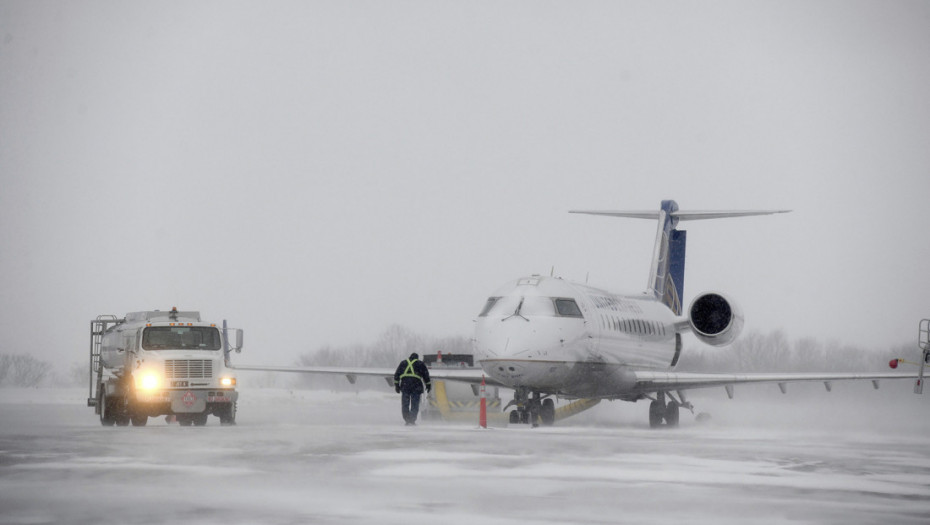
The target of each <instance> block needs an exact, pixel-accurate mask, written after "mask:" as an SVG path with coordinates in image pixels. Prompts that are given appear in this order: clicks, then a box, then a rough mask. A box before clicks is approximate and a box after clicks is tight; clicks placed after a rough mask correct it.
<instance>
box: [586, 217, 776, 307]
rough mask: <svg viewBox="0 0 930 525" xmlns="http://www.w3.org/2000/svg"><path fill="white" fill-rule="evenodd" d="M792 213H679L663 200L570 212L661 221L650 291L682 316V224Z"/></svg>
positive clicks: (683, 250)
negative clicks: (651, 206)
mask: <svg viewBox="0 0 930 525" xmlns="http://www.w3.org/2000/svg"><path fill="white" fill-rule="evenodd" d="M788 211H789V210H760V211H751V210H734V211H679V210H678V203H676V202H675V201H673V200H667V201H662V205H661V207H660V208H659V210H658V211H574V210H573V211H570V212H569V213H587V214H590V215H607V216H611V217H632V218H634V219H654V220H658V221H659V227H658V230H657V231H656V241H655V245H654V247H653V251H652V267H651V268H650V269H649V284H648V289H649V291H651V292H652V294H653V295H654V296H655V297H656V298H657V299H659V300H660V301H661V302H662V304H664V305H666V306H668V307H669V309H670V310H671V311H672V312H674V313H675V315H681V311H682V308H681V298H682V296H683V295H684V289H685V247H686V245H687V238H688V235H687V232H686V231H684V230H679V229H677V228H678V221H688V220H699V219H722V218H727V217H748V216H752V215H770V214H773V213H786V212H788Z"/></svg>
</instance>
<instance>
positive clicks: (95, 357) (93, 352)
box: [87, 315, 126, 407]
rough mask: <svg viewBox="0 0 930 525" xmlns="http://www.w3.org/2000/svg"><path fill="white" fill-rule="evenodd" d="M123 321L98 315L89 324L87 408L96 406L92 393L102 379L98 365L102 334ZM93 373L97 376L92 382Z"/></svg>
mask: <svg viewBox="0 0 930 525" xmlns="http://www.w3.org/2000/svg"><path fill="white" fill-rule="evenodd" d="M125 321H126V320H125V319H118V318H117V317H116V316H115V315H98V316H97V318H96V319H94V320H93V321H91V322H90V366H89V370H90V373H89V374H88V375H89V376H90V377H89V378H88V380H89V384H88V392H87V406H89V407H93V406H97V396H96V394H95V393H94V385H95V384H100V380H101V378H102V377H103V367H102V366H101V365H100V343H101V342H102V341H103V334H105V333H106V332H107V330H109V329H110V328H112V327H113V326H116V325H117V324H119V323H122V322H125ZM94 373H96V374H97V377H96V381H94V379H95V378H94Z"/></svg>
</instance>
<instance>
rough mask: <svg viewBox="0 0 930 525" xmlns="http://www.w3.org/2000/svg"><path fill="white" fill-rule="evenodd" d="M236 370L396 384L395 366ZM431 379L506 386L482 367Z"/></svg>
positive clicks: (437, 372) (435, 373) (442, 372)
mask: <svg viewBox="0 0 930 525" xmlns="http://www.w3.org/2000/svg"><path fill="white" fill-rule="evenodd" d="M230 368H233V369H235V370H252V371H258V372H298V373H303V374H330V375H342V376H346V379H348V380H349V382H350V383H355V380H356V379H357V378H358V376H369V377H382V378H384V379H385V380H387V382H388V384H389V385H393V384H394V371H395V369H394V368H368V367H346V366H265V365H235V366H231V367H230ZM429 377H430V379H431V380H435V379H444V380H447V381H459V382H463V383H471V384H475V385H480V384H481V381H482V380H484V381H485V384H486V385H488V386H504V385H503V384H501V383H498V382H497V381H495V380H493V379H491V378H490V377H489V378H485V376H484V371H483V370H481V369H480V368H430V370H429Z"/></svg>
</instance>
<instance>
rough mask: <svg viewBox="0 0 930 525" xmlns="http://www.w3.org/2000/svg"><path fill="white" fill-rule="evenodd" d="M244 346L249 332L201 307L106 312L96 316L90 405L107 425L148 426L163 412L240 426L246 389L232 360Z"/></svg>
mask: <svg viewBox="0 0 930 525" xmlns="http://www.w3.org/2000/svg"><path fill="white" fill-rule="evenodd" d="M233 334H234V335H233ZM230 336H233V337H235V344H231V343H230V340H229V339H230ZM241 349H242V330H231V329H228V328H226V323H225V321H224V322H223V323H222V325H221V326H217V324H216V323H209V322H203V321H202V320H201V318H200V312H196V311H178V310H177V308H173V309H172V310H171V311H168V312H162V311H159V310H153V311H146V312H130V313H128V314H126V316H125V317H124V318H122V319H116V317H115V316H99V317H98V318H97V319H96V320H94V321H91V366H90V377H91V379H90V395H89V397H88V400H87V403H88V405H89V406H93V407H94V408H95V413H96V414H98V415H99V416H100V422H101V424H103V425H105V426H111V425H114V424H115V425H120V426H125V425H128V424H129V423H130V422H131V423H132V424H133V425H134V426H142V425H145V424H146V422H147V421H148V418H149V417H157V416H162V415H166V416H173V417H174V418H176V419H177V422H178V423H180V424H181V425H184V426H187V425H198V426H200V425H205V424H206V422H207V418H208V416H210V415H211V414H212V415H214V416H217V417H218V418H219V419H220V423H221V424H224V425H231V424H234V423H235V420H236V402H237V400H238V392H237V391H236V376H235V375H234V374H233V371H232V370H231V369H230V368H229V367H228V366H227V365H228V363H229V353H230V352H231V351H232V350H235V351H236V352H238V351H240V350H241ZM95 390H96V391H95Z"/></svg>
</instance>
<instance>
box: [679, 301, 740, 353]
mask: <svg viewBox="0 0 930 525" xmlns="http://www.w3.org/2000/svg"><path fill="white" fill-rule="evenodd" d="M688 322H689V323H690V324H691V331H692V332H694V335H695V336H696V337H697V338H698V339H699V340H701V342H704V343H707V344H709V345H713V346H723V345H728V344H730V343H732V342H733V341H734V340H735V339H736V337H737V336H739V334H740V332H741V331H742V330H743V313H742V311H740V308H739V307H738V306H737V305H736V303H734V302H733V301H732V300H730V299H728V298H727V297H726V296H724V295H723V294H719V293H712V292H711V293H704V294H701V295H699V296H697V297H696V298H695V299H694V300H693V301H691V306H690V307H688Z"/></svg>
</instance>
